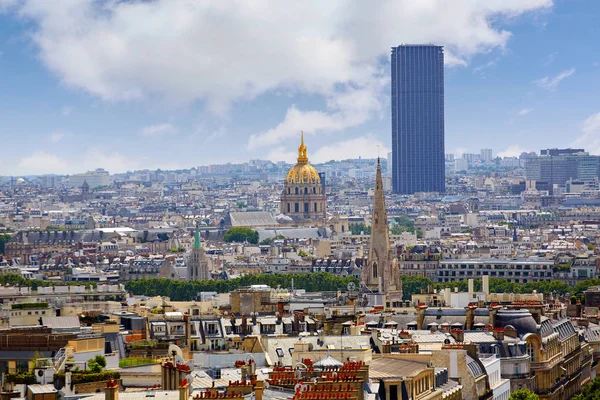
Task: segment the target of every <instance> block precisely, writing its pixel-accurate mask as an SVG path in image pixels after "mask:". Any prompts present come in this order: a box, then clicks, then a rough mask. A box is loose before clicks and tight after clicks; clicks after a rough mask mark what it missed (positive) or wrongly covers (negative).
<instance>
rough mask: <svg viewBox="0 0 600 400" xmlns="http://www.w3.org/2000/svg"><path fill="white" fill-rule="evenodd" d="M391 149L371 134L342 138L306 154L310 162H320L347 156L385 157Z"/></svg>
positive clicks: (342, 158) (346, 157) (347, 157)
mask: <svg viewBox="0 0 600 400" xmlns="http://www.w3.org/2000/svg"><path fill="white" fill-rule="evenodd" d="M390 151H391V150H390V149H389V148H387V147H386V146H384V145H383V144H382V143H381V141H379V140H377V139H376V138H375V137H374V136H373V135H372V134H368V135H365V136H360V137H357V138H353V139H348V140H343V141H339V142H336V143H331V144H329V145H327V146H323V147H320V148H319V149H318V150H317V152H316V153H315V155H314V156H311V155H310V154H308V156H309V158H310V160H311V162H314V163H322V162H327V161H330V160H344V159H349V158H359V157H362V158H377V157H378V156H380V157H383V158H385V157H387V153H388V152H390Z"/></svg>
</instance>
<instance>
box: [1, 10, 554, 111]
mask: <svg viewBox="0 0 600 400" xmlns="http://www.w3.org/2000/svg"><path fill="white" fill-rule="evenodd" d="M3 2H6V0H3ZM6 3H7V4H8V2H6ZM10 3H11V4H12V10H14V11H15V12H16V13H18V15H20V16H22V17H23V18H27V19H30V20H32V21H33V22H34V26H35V32H34V34H33V35H32V38H33V41H34V43H35V45H36V46H37V47H38V49H39V53H40V59H41V60H42V61H43V63H44V64H45V65H46V66H47V67H48V68H49V69H50V70H52V71H53V72H54V73H55V74H56V75H57V76H58V77H59V78H60V79H61V80H62V81H63V82H64V83H66V84H67V85H70V86H72V87H75V88H78V89H82V90H84V91H86V92H88V93H91V94H93V95H95V96H98V97H101V98H103V99H106V100H123V99H139V98H144V97H147V96H154V95H159V96H162V97H165V98H167V99H169V100H172V101H175V102H186V101H194V100H202V101H206V102H207V103H208V105H209V107H211V108H212V109H213V110H217V111H222V110H226V109H227V107H228V106H229V105H230V103H231V102H234V101H240V100H242V101H244V100H248V99H252V98H253V97H256V96H258V95H260V94H263V93H265V92H267V91H270V90H273V89H281V88H288V89H293V90H299V91H302V92H309V93H320V94H322V93H327V92H330V91H331V90H332V89H333V88H335V87H336V86H337V85H340V84H348V83H350V82H359V83H364V82H365V81H367V80H369V79H370V78H371V75H372V72H373V70H374V69H376V65H377V63H378V61H379V60H378V58H379V57H381V56H385V57H388V56H389V49H390V47H391V46H393V45H396V44H400V42H405V43H423V42H433V43H439V44H442V45H445V46H446V62H447V64H450V65H465V64H466V63H467V62H468V60H469V59H470V58H471V56H473V55H474V54H476V53H481V52H488V51H490V50H492V49H494V48H498V47H499V48H504V47H505V46H506V44H507V42H508V40H509V39H510V37H511V33H510V32H508V31H506V30H502V29H498V28H496V27H495V22H496V21H497V20H498V19H500V18H507V17H508V18H513V17H516V16H519V15H522V14H524V13H526V12H531V11H538V10H545V9H548V8H550V7H551V6H552V0H502V1H501V0H487V1H481V2H473V1H471V0H454V1H452V2H451V3H449V2H445V1H439V0H420V1H418V2H416V1H409V0H404V1H394V0H383V1H381V2H378V4H377V7H373V5H372V4H371V3H369V2H352V3H349V2H346V1H344V0H332V1H328V2H323V1H321V0H311V1H304V2H291V3H290V2H278V1H275V2H273V1H247V2H227V1H222V0H205V1H196V0H180V1H172V0H155V1H151V2H150V1H130V2H122V1H106V2H98V1H91V0H87V1H60V2H46V1H35V0H20V1H18V0H17V1H15V0H11V1H10ZM375 26H376V27H377V29H373V27H375Z"/></svg>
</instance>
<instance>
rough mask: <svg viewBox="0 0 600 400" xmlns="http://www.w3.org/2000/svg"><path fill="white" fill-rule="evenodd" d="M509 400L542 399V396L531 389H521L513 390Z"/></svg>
mask: <svg viewBox="0 0 600 400" xmlns="http://www.w3.org/2000/svg"><path fill="white" fill-rule="evenodd" d="M508 400H540V398H539V397H538V395H537V394H535V393H533V392H532V391H531V390H529V389H519V390H515V391H514V392H512V393H511V394H510V396H509V397H508Z"/></svg>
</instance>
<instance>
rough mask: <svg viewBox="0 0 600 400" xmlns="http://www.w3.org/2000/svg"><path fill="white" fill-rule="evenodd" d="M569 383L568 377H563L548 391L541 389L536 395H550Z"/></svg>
mask: <svg viewBox="0 0 600 400" xmlns="http://www.w3.org/2000/svg"><path fill="white" fill-rule="evenodd" d="M568 381H569V378H568V377H564V378H562V379H560V380H558V381H557V382H556V383H555V384H554V385H553V386H552V387H551V388H550V389H542V390H538V391H537V394H551V393H554V392H556V391H557V390H558V389H560V388H561V387H562V386H564V385H565V383H567V382H568Z"/></svg>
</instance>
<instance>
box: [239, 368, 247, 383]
mask: <svg viewBox="0 0 600 400" xmlns="http://www.w3.org/2000/svg"><path fill="white" fill-rule="evenodd" d="M240 370H241V372H242V382H244V383H246V381H247V380H248V367H247V366H245V365H242V368H240Z"/></svg>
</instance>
